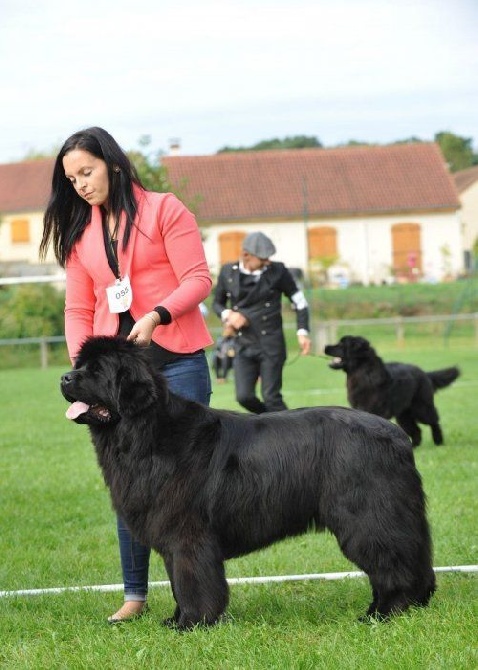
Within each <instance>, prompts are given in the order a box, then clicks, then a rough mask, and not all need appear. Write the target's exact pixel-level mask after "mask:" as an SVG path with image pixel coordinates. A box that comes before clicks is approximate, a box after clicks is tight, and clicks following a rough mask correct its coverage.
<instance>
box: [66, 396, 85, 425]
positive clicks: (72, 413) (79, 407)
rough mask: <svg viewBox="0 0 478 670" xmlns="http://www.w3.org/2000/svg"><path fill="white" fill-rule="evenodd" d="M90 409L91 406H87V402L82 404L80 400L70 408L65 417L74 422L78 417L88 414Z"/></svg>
mask: <svg viewBox="0 0 478 670" xmlns="http://www.w3.org/2000/svg"><path fill="white" fill-rule="evenodd" d="M89 408H90V406H89V405H87V404H86V403H85V402H80V401H79V400H77V401H76V402H74V403H72V404H71V405H70V406H69V407H68V409H67V410H66V413H65V416H66V418H67V419H71V420H72V421H73V420H74V419H76V418H77V417H78V416H80V414H84V413H85V412H87V411H88V410H89Z"/></svg>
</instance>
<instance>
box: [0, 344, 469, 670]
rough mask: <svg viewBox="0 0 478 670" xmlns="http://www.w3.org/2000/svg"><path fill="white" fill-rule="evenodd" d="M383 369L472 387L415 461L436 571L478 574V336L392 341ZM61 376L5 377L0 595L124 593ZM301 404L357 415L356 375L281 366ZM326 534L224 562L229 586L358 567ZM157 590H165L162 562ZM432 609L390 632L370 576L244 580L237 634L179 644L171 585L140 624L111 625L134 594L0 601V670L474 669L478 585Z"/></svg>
mask: <svg viewBox="0 0 478 670" xmlns="http://www.w3.org/2000/svg"><path fill="white" fill-rule="evenodd" d="M379 353H380V354H381V355H382V356H383V358H384V359H385V360H391V359H392V358H393V359H394V360H404V361H408V362H412V363H417V364H419V365H421V366H422V367H424V368H425V369H433V368H437V367H445V366H449V365H453V364H458V365H459V366H460V367H461V369H462V376H461V377H460V378H459V380H458V381H457V382H456V383H455V384H454V385H453V386H451V387H450V388H448V389H445V390H443V391H440V392H439V393H438V395H437V405H438V408H439V412H440V414H441V418H442V427H443V431H444V435H445V440H446V444H445V446H442V447H435V446H434V445H433V443H432V441H431V437H430V431H429V429H428V428H427V427H423V434H424V440H423V444H422V446H421V447H419V448H418V449H417V450H416V451H415V456H416V462H417V466H418V468H419V470H420V472H421V474H422V477H423V482H424V487H425V490H426V493H427V496H428V506H429V517H430V523H431V526H432V533H433V539H434V546H435V559H434V565H435V566H450V565H470V564H476V563H478V560H477V553H478V552H477V549H478V537H477V522H476V519H477V512H478V506H477V502H476V489H477V464H478V457H477V447H478V436H477V430H476V425H477V419H476V411H477V410H476V406H477V402H476V397H477V393H478V350H477V349H476V348H474V343H473V340H472V339H470V341H468V342H465V343H464V344H463V342H460V346H454V345H448V346H446V347H445V346H444V345H443V342H442V340H441V339H436V340H433V339H432V338H431V339H430V340H429V341H428V342H427V344H426V346H423V344H422V343H421V342H415V343H414V342H411V343H410V346H409V347H408V345H407V348H406V349H397V348H395V347H394V346H392V345H390V346H389V348H388V349H385V348H384V347H383V346H381V347H380V348H379ZM64 370H65V368H62V367H55V368H49V369H47V370H43V371H42V370H39V369H37V368H36V369H33V368H23V369H10V370H2V371H0V402H1V407H2V422H1V427H0V473H1V475H0V476H1V479H0V501H1V510H2V521H1V532H0V556H1V559H0V589H2V590H6V591H14V590H20V589H38V588H53V587H68V586H70V587H71V586H77V585H80V586H88V585H99V584H118V583H119V582H120V581H121V577H120V570H119V559H118V553H117V546H116V534H115V524H114V515H113V512H112V510H111V506H110V502H109V496H108V492H107V490H106V489H105V486H104V484H103V481H102V477H101V474H100V471H99V469H98V467H97V464H96V461H95V456H94V453H93V448H92V446H91V444H90V441H89V437H88V430H87V429H86V427H84V426H78V425H76V424H72V423H70V422H68V421H67V420H66V419H65V418H64V411H65V409H66V403H65V401H64V400H63V399H62V397H61V395H60V392H59V377H60V375H61V373H62V372H63V371H64ZM284 378H285V379H284V396H285V399H286V401H287V403H288V404H289V405H290V407H300V406H307V405H345V404H346V396H345V375H344V374H343V373H342V372H336V371H332V370H330V369H329V368H328V366H327V360H326V359H325V358H323V357H321V356H313V357H310V358H297V357H295V352H294V350H293V349H292V350H291V352H290V358H289V362H288V364H287V365H286V367H285V369H284ZM212 405H213V406H214V407H222V408H233V409H237V405H236V403H235V401H234V395H233V382H232V379H231V380H230V381H229V382H228V383H226V384H223V385H217V384H214V393H213V398H212ZM356 569H357V568H356V566H354V565H352V564H350V563H349V562H348V561H347V560H346V559H345V558H344V557H343V556H342V554H341V552H340V550H339V549H338V547H337V544H336V541H335V538H334V537H332V536H331V535H329V534H312V533H311V534H308V535H305V536H302V537H299V538H295V539H291V540H287V541H285V542H281V543H278V544H276V545H274V546H273V547H270V548H268V549H266V550H263V551H260V552H256V553H254V554H251V555H249V556H246V557H243V558H241V559H236V560H233V561H230V562H229V563H228V564H227V575H228V577H245V576H264V575H290V574H307V573H317V572H319V573H321V572H338V571H350V570H353V571H355V570H356ZM150 578H151V580H152V581H161V580H165V579H166V575H165V571H164V568H163V565H162V561H161V559H160V558H159V557H158V556H154V557H153V559H152V565H151V571H150ZM437 580H438V590H437V593H436V594H435V596H434V598H433V599H432V601H431V604H430V607H428V608H425V609H420V610H411V611H409V612H408V613H406V614H405V615H403V616H400V617H396V618H395V619H394V620H393V621H392V622H391V623H388V624H373V625H365V624H360V623H358V622H357V618H358V616H359V615H361V614H362V613H363V612H364V611H365V609H366V607H367V605H368V603H369V600H370V590H369V586H368V583H367V581H366V580H365V579H361V578H359V579H346V580H340V581H320V580H317V581H297V582H285V583H269V584H235V585H232V586H231V602H230V606H229V609H228V618H227V620H226V622H225V623H224V624H221V625H219V626H217V627H215V628H213V629H208V630H201V629H198V630H194V631H193V632H191V633H187V634H178V633H176V632H174V631H170V630H168V629H165V628H163V627H162V626H161V625H160V621H161V619H162V618H164V617H165V616H167V615H170V614H171V613H172V609H173V606H174V605H173V599H172V596H171V593H170V589H169V587H158V588H153V589H152V591H151V595H150V605H151V609H150V612H149V614H148V615H147V616H145V617H144V618H143V619H142V620H141V621H138V622H136V623H134V624H130V625H126V626H123V627H121V628H118V627H116V628H111V627H108V625H107V624H106V623H105V621H106V617H107V616H108V615H109V614H111V613H112V612H113V611H114V610H115V609H116V607H117V606H118V605H119V603H120V601H121V592H118V591H117V592H106V593H100V592H96V591H92V590H89V591H88V590H86V591H77V592H72V591H69V592H66V593H61V594H56V595H52V594H46V595H35V596H26V595H23V596H20V595H16V596H8V597H2V598H0V667H2V668H3V667H4V668H8V669H9V670H10V669H18V670H20V669H21V670H24V669H30V668H31V669H35V670H38V669H43V668H45V669H46V668H58V669H60V668H61V669H70V668H71V669H76V668H85V669H88V668H97V667H101V668H102V669H103V670H109V669H110V668H111V670H113V669H115V670H116V669H118V668H137V667H146V668H173V669H176V668H178V669H179V668H181V669H182V668H193V669H196V668H198V669H199V668H201V669H203V668H205V669H209V668H211V669H213V668H214V669H221V670H223V669H224V670H232V669H235V668H239V669H249V668H250V669H251V670H252V669H256V668H264V669H265V668H277V669H281V670H282V669H285V668H294V669H295V668H297V669H299V668H300V669H309V668H310V669H314V668H327V669H329V668H332V669H335V668H337V669H339V668H340V669H344V668H345V669H348V668H350V669H352V668H353V669H361V668H371V669H372V668H374V669H375V668H381V669H382V668H384V669H392V668H393V669H394V668H397V669H398V668H400V669H408V668H420V669H422V668H427V669H430V670H436V669H439V668H443V669H444V670H445V669H446V670H449V669H454V668H456V669H462V668H463V669H465V668H470V669H471V668H475V667H477V666H478V657H477V645H476V615H477V600H478V599H477V595H478V589H477V575H476V573H474V574H456V573H438V575H437Z"/></svg>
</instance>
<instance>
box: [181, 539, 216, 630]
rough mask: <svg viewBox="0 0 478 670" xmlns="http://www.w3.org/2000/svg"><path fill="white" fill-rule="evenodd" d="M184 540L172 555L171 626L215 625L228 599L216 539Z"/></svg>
mask: <svg viewBox="0 0 478 670" xmlns="http://www.w3.org/2000/svg"><path fill="white" fill-rule="evenodd" d="M185 539H186V541H184V542H183V543H181V546H180V547H177V549H176V550H175V551H174V553H173V556H172V569H171V574H170V577H171V576H172V588H173V593H174V597H175V599H176V602H177V605H178V606H177V608H176V612H175V614H174V617H173V619H174V622H173V625H176V627H177V628H179V629H182V630H188V629H191V628H193V627H194V626H197V625H203V626H204V625H205V626H211V625H213V624H215V623H217V621H218V620H219V618H220V617H221V615H222V614H223V613H224V611H225V609H226V607H227V604H228V600H229V588H228V585H227V581H226V576H225V573H224V563H223V560H222V554H221V552H220V550H219V547H218V545H217V542H216V540H215V538H214V537H212V536H203V537H202V538H201V540H198V539H197V537H189V538H185Z"/></svg>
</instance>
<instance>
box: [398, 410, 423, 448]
mask: <svg viewBox="0 0 478 670" xmlns="http://www.w3.org/2000/svg"><path fill="white" fill-rule="evenodd" d="M397 423H398V425H399V426H400V428H402V429H403V430H404V431H405V432H406V434H407V435H408V436H409V437H410V439H411V441H412V446H413V447H418V446H420V444H421V442H422V431H421V430H420V427H419V425H418V424H417V422H416V421H415V418H414V417H413V415H412V413H411V412H410V411H409V410H407V411H405V412H402V413H401V414H398V415H397Z"/></svg>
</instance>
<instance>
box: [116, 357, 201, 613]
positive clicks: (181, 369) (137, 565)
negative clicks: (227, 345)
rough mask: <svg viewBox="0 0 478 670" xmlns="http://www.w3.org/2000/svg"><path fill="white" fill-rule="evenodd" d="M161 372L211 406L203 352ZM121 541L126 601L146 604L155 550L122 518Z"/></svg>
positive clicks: (173, 385) (186, 394)
mask: <svg viewBox="0 0 478 670" xmlns="http://www.w3.org/2000/svg"><path fill="white" fill-rule="evenodd" d="M161 372H162V373H163V375H164V376H165V377H166V379H167V381H168V387H169V388H170V390H171V391H173V393H176V394H177V395H180V396H182V397H183V398H187V399H188V400H196V401H197V402H200V403H202V404H203V405H209V400H210V398H211V379H210V376H209V366H208V363H207V359H206V355H205V353H204V352H203V351H201V352H200V353H197V354H191V356H182V357H181V358H179V359H178V360H176V361H174V362H172V363H169V364H168V365H165V366H164V368H162V370H161ZM117 526H118V540H119V549H120V558H121V568H122V571H123V582H124V599H125V600H136V601H145V600H146V596H147V593H148V573H149V557H150V554H151V549H150V548H149V547H145V546H144V545H142V544H140V543H139V542H136V540H135V539H134V538H133V536H132V535H131V533H130V532H129V530H128V529H127V528H126V526H125V524H124V522H123V520H122V519H121V518H120V517H118V520H117Z"/></svg>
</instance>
